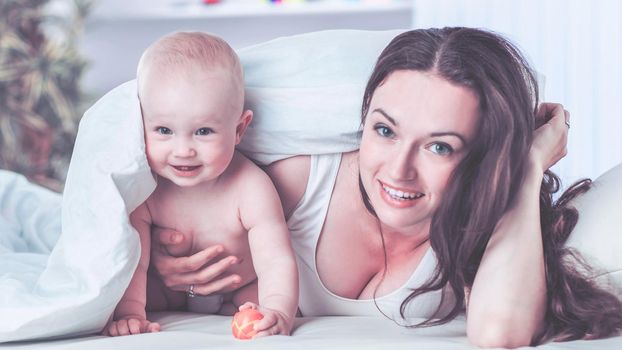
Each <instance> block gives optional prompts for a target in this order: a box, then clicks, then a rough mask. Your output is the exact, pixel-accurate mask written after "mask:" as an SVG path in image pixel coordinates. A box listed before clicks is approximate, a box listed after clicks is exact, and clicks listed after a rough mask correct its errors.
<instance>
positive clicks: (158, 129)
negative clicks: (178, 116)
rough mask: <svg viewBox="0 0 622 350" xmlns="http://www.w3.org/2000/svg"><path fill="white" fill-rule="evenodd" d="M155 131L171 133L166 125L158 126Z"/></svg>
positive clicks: (164, 133)
mask: <svg viewBox="0 0 622 350" xmlns="http://www.w3.org/2000/svg"><path fill="white" fill-rule="evenodd" d="M156 132H157V133H158V134H160V135H171V134H172V133H173V131H172V130H171V129H169V128H167V127H166V126H158V127H157V128H156Z"/></svg>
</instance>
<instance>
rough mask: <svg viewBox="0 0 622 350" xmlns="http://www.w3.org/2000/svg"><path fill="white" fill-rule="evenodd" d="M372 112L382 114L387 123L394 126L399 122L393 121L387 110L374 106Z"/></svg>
mask: <svg viewBox="0 0 622 350" xmlns="http://www.w3.org/2000/svg"><path fill="white" fill-rule="evenodd" d="M372 113H380V114H382V115H383V116H384V117H385V118H386V119H387V120H388V121H389V123H391V124H393V125H394V126H398V125H399V123H398V122H396V121H395V119H393V118H391V117H390V116H389V115H388V114H387V112H385V111H384V109H382V108H376V109H374V110H373V111H372Z"/></svg>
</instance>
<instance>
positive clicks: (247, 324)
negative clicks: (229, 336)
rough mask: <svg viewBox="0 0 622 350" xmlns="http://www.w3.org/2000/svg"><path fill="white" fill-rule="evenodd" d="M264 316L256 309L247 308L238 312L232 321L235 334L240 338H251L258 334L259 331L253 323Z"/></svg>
mask: <svg viewBox="0 0 622 350" xmlns="http://www.w3.org/2000/svg"><path fill="white" fill-rule="evenodd" d="M262 318H263V315H262V314H261V312H259V311H257V310H254V309H245V310H242V311H239V312H236V313H235V315H233V321H232V322H231V331H232V332H233V336H234V337H236V338H238V339H251V338H252V337H254V336H255V334H257V331H255V330H254V329H253V325H255V323H257V321H259V320H261V319H262Z"/></svg>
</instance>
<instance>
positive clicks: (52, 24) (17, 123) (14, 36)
mask: <svg viewBox="0 0 622 350" xmlns="http://www.w3.org/2000/svg"><path fill="white" fill-rule="evenodd" d="M66 1H67V0H66ZM70 1H72V2H71V6H72V8H73V9H72V12H73V13H72V15H71V16H69V17H68V18H62V17H58V16H50V15H46V14H45V13H44V5H46V3H48V0H2V1H0V167H1V168H4V169H8V170H12V171H16V172H20V173H23V174H24V175H26V176H28V177H29V178H31V179H32V180H33V181H36V182H39V183H42V184H44V185H47V186H48V187H52V188H54V189H57V190H58V189H60V188H61V187H62V185H61V184H62V182H63V180H64V178H65V175H66V169H67V165H68V162H69V158H70V156H71V151H72V147H73V142H74V140H75V136H76V131H77V123H78V120H79V118H80V116H81V114H82V112H83V108H82V101H83V97H82V94H81V90H80V85H79V82H80V77H81V75H82V73H83V71H84V69H85V67H86V61H85V60H84V59H83V58H82V57H81V55H80V53H79V52H78V45H77V44H78V43H77V40H78V38H79V35H80V34H81V33H82V28H83V23H84V18H85V16H86V15H87V13H88V12H89V9H90V8H91V6H92V3H93V0H70ZM54 31H56V33H57V34H59V35H55V36H54V38H52V37H50V35H48V34H47V33H50V32H54Z"/></svg>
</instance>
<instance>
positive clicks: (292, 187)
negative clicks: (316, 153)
mask: <svg viewBox="0 0 622 350" xmlns="http://www.w3.org/2000/svg"><path fill="white" fill-rule="evenodd" d="M310 169H311V157H310V156H296V157H291V158H287V159H283V160H280V161H278V162H274V163H272V164H270V165H268V166H267V167H266V168H265V171H266V173H267V174H268V176H270V178H271V179H272V182H273V183H274V186H275V187H276V190H277V192H278V193H279V196H280V197H281V203H282V205H283V211H284V212H285V217H287V218H289V216H290V214H291V213H292V211H293V210H294V208H295V207H296V205H297V204H298V202H300V200H301V199H302V196H303V195H304V193H305V190H306V189H307V182H308V181H309V171H310Z"/></svg>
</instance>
